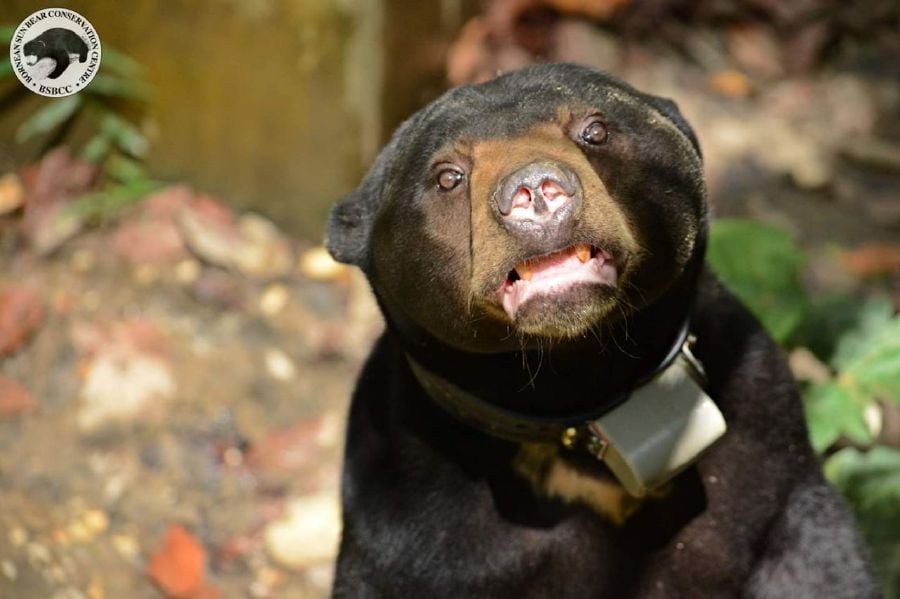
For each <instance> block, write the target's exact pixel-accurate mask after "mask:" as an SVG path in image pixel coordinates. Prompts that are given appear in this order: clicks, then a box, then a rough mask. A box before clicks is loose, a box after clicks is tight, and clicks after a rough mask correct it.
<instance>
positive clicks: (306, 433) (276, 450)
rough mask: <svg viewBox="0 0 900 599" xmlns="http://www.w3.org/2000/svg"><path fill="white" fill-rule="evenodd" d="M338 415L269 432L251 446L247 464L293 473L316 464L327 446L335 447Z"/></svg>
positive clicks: (339, 426) (338, 427)
mask: <svg viewBox="0 0 900 599" xmlns="http://www.w3.org/2000/svg"><path fill="white" fill-rule="evenodd" d="M341 430H342V428H341V425H340V418H339V417H338V416H337V414H326V415H324V416H320V417H318V418H312V419H310V420H307V421H305V422H301V423H299V424H296V425H294V426H292V427H290V428H285V429H281V430H278V431H275V432H273V433H271V434H270V435H269V436H268V437H266V438H265V439H263V440H262V441H260V442H258V443H255V444H254V445H252V446H251V447H250V450H249V451H248V452H247V455H246V460H245V461H246V464H247V465H248V466H249V467H250V468H252V469H254V470H258V471H263V472H266V471H268V472H280V473H295V472H297V471H298V470H301V469H303V468H306V467H308V466H312V465H315V464H317V463H318V462H319V461H320V460H321V459H322V455H323V452H324V451H325V450H326V449H329V448H333V447H336V446H337V444H338V443H339V442H340V435H341Z"/></svg>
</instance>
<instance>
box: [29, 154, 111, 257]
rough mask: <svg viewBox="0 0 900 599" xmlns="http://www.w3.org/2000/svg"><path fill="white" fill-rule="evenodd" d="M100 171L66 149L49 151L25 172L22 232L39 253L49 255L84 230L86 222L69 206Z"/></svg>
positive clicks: (86, 189) (91, 183) (85, 190)
mask: <svg viewBox="0 0 900 599" xmlns="http://www.w3.org/2000/svg"><path fill="white" fill-rule="evenodd" d="M98 172H99V168H98V167H97V166H95V165H93V164H89V163H87V162H81V161H78V160H75V159H73V158H72V157H71V156H70V154H69V151H68V150H67V149H66V148H64V147H62V148H57V149H55V150H52V151H50V152H47V153H46V154H45V155H44V157H43V158H42V159H41V161H40V163H38V164H36V165H32V166H31V167H29V168H27V169H25V171H23V174H22V179H23V182H24V184H25V192H26V193H25V216H24V218H23V221H22V230H23V231H24V233H25V236H26V238H27V239H28V241H29V243H30V244H31V247H32V248H34V250H35V251H36V252H38V253H39V254H41V255H45V254H49V253H51V252H53V251H54V250H56V249H57V248H58V247H59V246H61V245H62V244H63V243H65V242H66V241H68V240H69V239H70V238H71V237H73V236H74V235H76V234H77V233H78V232H79V231H80V230H81V228H82V226H83V224H84V223H83V220H82V218H81V217H80V216H79V215H77V214H74V213H72V212H71V211H70V210H69V205H70V204H71V203H72V201H73V200H74V199H76V198H77V197H79V196H81V195H83V194H84V193H85V192H87V191H88V190H89V189H90V188H91V186H92V185H93V183H94V180H95V179H96V177H97V174H98Z"/></svg>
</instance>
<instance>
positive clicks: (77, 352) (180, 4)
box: [0, 0, 900, 599]
mask: <svg viewBox="0 0 900 599" xmlns="http://www.w3.org/2000/svg"><path fill="white" fill-rule="evenodd" d="M51 4H52V5H54V6H56V5H62V6H64V7H66V8H71V9H73V10H76V11H78V12H79V13H80V14H82V15H83V16H85V17H86V18H87V19H88V20H90V21H91V23H92V24H93V26H94V27H95V28H96V30H97V32H98V34H99V37H100V40H101V43H102V44H103V62H102V64H101V68H100V72H99V74H98V75H97V77H96V78H95V79H94V81H93V82H92V83H91V84H90V86H89V87H88V88H87V89H86V90H85V91H84V92H82V93H80V94H77V95H75V96H70V97H68V98H62V99H47V98H43V97H39V96H36V95H34V94H31V93H30V92H28V91H27V90H26V89H25V88H24V87H23V86H22V85H21V84H20V83H19V82H18V81H17V80H16V78H15V77H14V75H13V74H12V70H11V66H10V64H9V62H8V60H7V59H5V58H4V59H3V60H2V61H0V597H16V598H18V597H59V598H69V597H72V598H75V597H87V598H90V599H97V598H102V597H163V596H164V597H172V598H188V599H190V598H193V599H199V598H209V597H259V598H265V597H322V596H327V593H328V589H329V585H330V580H331V562H332V559H333V556H334V552H335V549H336V539H337V536H338V534H339V522H338V515H339V514H338V507H337V499H336V497H337V495H336V494H337V489H338V484H339V460H340V453H341V445H342V436H343V418H344V416H345V413H346V406H347V402H348V399H349V395H350V392H351V390H352V385H353V381H354V378H355V375H356V373H357V371H358V369H359V367H360V364H361V361H362V359H363V358H364V357H365V355H366V354H367V352H368V348H369V347H370V344H371V342H372V340H373V339H374V338H375V336H377V334H378V333H379V332H380V330H381V327H382V324H381V321H380V316H379V315H378V311H377V308H376V307H375V306H374V305H373V302H372V300H371V298H370V296H369V291H368V288H367V286H366V283H365V281H364V280H362V278H361V276H360V275H359V274H358V273H356V272H354V271H352V270H349V269H346V268H343V267H341V266H339V265H337V264H335V263H333V262H332V261H331V260H330V259H329V258H328V256H327V254H326V253H325V252H324V251H323V249H322V248H321V238H322V227H323V223H324V219H325V216H326V214H327V211H328V208H329V206H330V205H331V204H332V203H333V202H334V201H335V200H336V199H338V198H340V197H341V196H342V195H343V194H345V193H347V192H348V191H350V190H352V189H353V188H354V187H355V185H356V184H357V183H358V181H359V179H360V178H361V176H362V175H363V174H364V173H365V171H366V168H367V166H368V164H369V163H370V162H371V160H372V159H373V157H374V156H375V155H376V154H377V152H378V149H379V148H380V146H381V145H382V144H383V143H384V142H385V141H386V139H387V138H388V137H389V135H390V133H391V131H393V129H394V128H395V127H396V126H397V125H398V124H399V123H400V122H401V121H402V120H403V119H404V118H406V117H407V116H409V115H410V114H411V113H412V112H413V111H415V110H416V109H417V108H419V107H421V106H423V105H424V104H426V103H428V102H429V101H430V100H432V99H434V98H436V97H437V96H438V95H439V94H440V93H442V91H444V90H445V89H447V88H448V87H450V86H453V85H459V84H464V83H471V82H477V81H484V80H487V79H490V78H491V77H493V76H495V75H496V73H498V72H501V71H505V70H510V69H513V68H517V67H520V66H524V65H527V64H531V63H534V62H544V61H575V62H581V63H586V64H590V65H593V66H596V67H599V68H602V69H605V70H607V71H610V72H612V73H613V74H616V75H618V76H620V77H622V78H624V79H625V80H627V81H628V82H630V83H631V84H633V85H634V86H636V87H638V88H640V89H642V90H645V91H648V92H651V93H654V94H657V95H663V96H667V97H670V98H672V99H674V100H675V101H676V102H677V103H678V104H679V106H680V108H681V110H682V112H683V113H684V114H685V116H686V117H687V118H688V120H689V121H690V122H691V123H692V124H693V126H694V127H695V129H696V131H697V133H698V136H699V139H700V142H701V146H702V148H703V152H704V157H705V166H706V171H707V181H708V185H709V192H710V200H711V204H712V207H713V211H714V214H715V216H716V218H717V221H716V224H715V226H714V229H713V237H712V242H711V247H710V261H711V263H712V265H713V267H714V268H715V269H716V270H717V272H718V273H719V274H720V276H721V277H722V278H724V279H725V280H726V282H727V283H728V284H729V285H730V286H731V287H732V288H733V289H735V290H736V291H737V292H738V293H739V295H741V297H742V298H743V299H744V300H745V301H746V302H747V303H748V305H750V307H751V308H752V309H753V310H754V311H755V312H756V314H757V315H758V317H759V318H760V319H761V320H762V322H763V324H764V325H765V326H766V327H767V328H768V329H769V331H770V332H771V333H772V335H773V336H774V337H775V338H776V340H778V341H779V342H780V343H781V344H782V346H783V347H784V349H785V352H786V353H787V355H788V356H789V358H790V364H791V367H792V370H793V371H794V374H795V376H796V377H797V379H798V382H799V384H800V385H801V389H802V391H803V394H804V401H805V405H806V410H807V415H808V418H809V421H810V435H811V439H812V441H813V444H814V445H815V447H816V449H817V450H819V451H820V452H822V456H823V462H824V465H825V469H826V474H827V475H828V477H829V478H830V480H832V482H833V483H834V484H835V485H837V486H838V488H839V489H840V490H841V491H842V493H844V495H845V496H846V497H847V499H848V501H849V503H850V504H851V506H852V507H853V509H854V511H855V513H856V515H857V518H858V519H859V522H860V525H861V528H862V530H863V532H864V534H865V535H866V538H867V540H868V542H869V544H870V546H871V547H872V551H873V555H874V556H875V558H876V561H877V564H878V567H879V570H880V572H881V573H882V576H883V579H884V581H885V589H886V595H887V596H888V597H900V449H898V448H900V318H898V316H897V310H898V306H900V5H898V4H897V2H896V0H866V1H864V2H855V3H846V2H841V1H840V0H795V1H793V2H781V1H778V0H697V1H693V2H692V1H688V0H657V1H649V0H441V1H439V2H413V1H411V0H368V1H365V2H354V1H352V0H194V1H187V0H167V1H163V0H133V1H132V2H128V3H121V2H112V1H109V0H84V1H80V2H57V3H51ZM41 8H47V6H45V5H43V4H40V3H37V2H35V1H33V0H4V2H3V4H2V5H0V39H2V41H3V44H4V45H3V47H4V48H6V44H8V43H9V40H10V38H11V36H12V31H13V29H14V28H15V27H16V26H18V24H19V23H20V22H21V21H22V20H23V19H24V18H25V17H27V16H28V15H29V14H30V13H32V12H34V11H36V10H38V9H41ZM5 52H6V51H5V50H4V55H5ZM760 400H761V401H764V398H760Z"/></svg>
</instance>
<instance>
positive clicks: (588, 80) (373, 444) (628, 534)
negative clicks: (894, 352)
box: [327, 65, 877, 599]
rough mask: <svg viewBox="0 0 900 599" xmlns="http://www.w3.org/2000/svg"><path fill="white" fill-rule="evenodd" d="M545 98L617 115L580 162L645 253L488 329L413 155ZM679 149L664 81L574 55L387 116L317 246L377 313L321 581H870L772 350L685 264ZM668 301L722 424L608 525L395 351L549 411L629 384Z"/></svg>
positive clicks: (702, 591) (662, 336)
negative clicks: (461, 414)
mask: <svg viewBox="0 0 900 599" xmlns="http://www.w3.org/2000/svg"><path fill="white" fill-rule="evenodd" d="M564 104H565V105H572V104H588V105H591V106H594V107H596V109H598V110H601V111H602V112H603V114H604V115H606V118H608V119H609V121H610V122H611V123H613V124H615V126H616V127H618V129H614V131H613V133H614V134H615V135H618V136H619V137H618V139H617V140H616V143H619V144H621V145H611V146H610V147H609V148H608V149H606V150H604V151H605V152H606V153H605V154H597V155H592V156H591V157H590V158H591V164H592V166H593V168H594V169H595V170H596V171H597V173H598V175H599V176H600V178H601V179H602V180H603V182H604V183H605V184H606V186H607V188H608V189H609V190H610V194H611V195H612V197H613V199H614V200H615V201H616V202H617V203H618V204H619V205H620V206H621V209H622V210H623V211H624V212H625V213H626V214H627V215H628V216H629V220H630V222H632V223H634V226H636V227H637V228H638V229H640V231H639V233H641V234H642V235H644V237H645V239H646V240H647V241H646V243H647V244H649V245H650V247H648V248H646V250H647V253H648V257H647V258H646V259H644V261H643V262H641V265H640V266H639V267H638V269H637V272H636V273H635V274H634V275H633V276H632V278H631V279H630V281H631V285H632V286H633V287H634V288H635V289H634V291H633V293H634V295H628V293H631V291H629V290H625V291H623V292H622V293H623V295H622V296H620V300H621V302H622V303H623V305H622V306H621V309H620V312H617V313H615V314H611V315H610V316H609V318H607V319H605V320H604V321H603V322H601V323H597V326H596V327H595V328H594V329H593V331H594V333H596V334H587V335H585V336H583V337H579V338H574V339H562V340H561V339H540V338H535V337H531V338H524V337H518V338H517V337H516V336H515V335H512V338H513V342H514V343H512V346H510V345H509V344H508V338H509V337H510V334H509V332H508V331H506V329H507V328H508V325H507V326H506V327H503V326H496V327H493V328H492V326H491V325H489V324H483V322H482V321H483V320H490V318H488V317H484V318H481V317H479V318H478V319H472V318H471V314H468V313H466V314H464V312H465V311H466V307H465V306H464V305H463V304H462V303H460V302H461V300H458V298H457V297H456V296H457V295H459V294H458V293H457V291H458V289H457V288H458V287H459V286H460V285H463V284H464V283H465V281H467V280H468V279H467V277H468V275H469V272H470V271H468V270H466V269H471V267H472V264H470V263H467V262H466V258H465V256H468V255H469V250H470V244H471V239H467V238H462V236H457V237H459V238H458V239H457V243H458V247H457V246H456V245H454V244H453V242H452V239H454V237H452V236H451V241H450V242H448V241H447V240H446V239H445V238H444V237H441V234H442V232H443V231H441V230H440V229H439V228H438V229H435V228H434V227H435V226H438V227H441V226H443V227H451V228H454V230H457V229H456V228H458V230H460V231H467V230H468V229H467V228H466V227H467V226H468V224H467V223H462V222H458V221H459V219H462V218H467V215H468V214H469V212H468V210H469V209H468V208H467V207H466V204H465V202H463V203H462V205H461V206H460V205H456V204H454V203H452V202H450V201H449V200H444V201H435V198H434V196H432V195H429V194H431V193H432V192H431V191H429V182H428V176H427V169H428V166H429V164H430V161H431V160H432V159H433V158H434V156H435V154H436V152H439V151H440V149H441V148H443V147H446V145H447V143H448V142H453V141H454V140H462V139H468V140H471V139H496V138H504V137H507V136H511V135H515V134H518V133H521V132H523V131H526V130H527V129H528V127H530V126H532V125H534V124H535V123H539V122H544V121H548V120H552V119H553V118H554V117H553V116H552V115H553V114H554V110H555V109H556V108H557V107H559V106H561V105H564ZM659 119H664V120H667V121H668V125H667V124H665V123H662V124H660V123H659ZM651 123H655V125H652V126H651ZM654 127H655V128H654ZM699 164H700V158H699V147H698V144H697V140H696V138H695V136H694V134H693V132H692V131H691V129H690V127H689V126H688V125H687V123H686V122H685V121H684V119H683V118H682V117H681V115H680V113H679V112H678V110H677V108H676V107H675V105H674V104H673V103H671V102H669V101H668V100H662V99H659V98H655V97H653V96H648V95H645V94H642V93H639V92H637V91H635V90H633V89H631V88H630V87H628V86H627V85H625V84H624V83H621V82H619V81H617V80H615V79H613V78H611V77H609V76H608V75H605V74H602V73H599V72H597V71H593V70H591V69H588V68H584V67H578V66H574V65H545V66H538V67H532V68H529V69H526V70H523V71H519V72H515V73H511V74H508V75H505V76H503V77H500V78H499V79H497V80H495V81H493V82H490V83H487V84H483V85H479V86H471V87H463V88H458V89H456V90H453V91H451V92H449V93H448V94H446V95H445V96H444V97H442V98H440V99H439V100H437V101H436V102H435V103H433V104H432V105H430V106H429V107H427V108H425V109H424V110H423V111H421V112H419V113H418V114H416V115H415V116H413V117H412V118H411V119H410V120H409V121H407V122H406V123H404V124H403V125H402V126H401V127H400V128H399V129H398V131H397V132H396V134H395V135H394V137H393V139H392V140H391V142H390V143H389V144H388V146H387V147H386V148H385V149H384V151H383V152H382V153H381V155H380V156H379V158H378V159H377V161H376V162H375V164H374V166H373V167H372V169H371V171H370V172H369V174H368V175H367V176H366V178H365V180H364V181H363V183H362V185H361V186H360V188H359V189H358V190H357V191H356V192H354V193H353V194H351V195H350V196H349V197H348V198H346V199H345V200H343V201H342V202H340V203H339V204H338V205H337V206H336V207H335V208H334V210H333V212H332V216H331V220H330V223H329V228H328V236H327V237H328V240H327V243H328V247H329V249H330V250H331V252H332V253H333V255H334V256H335V257H336V258H337V259H338V260H341V261H344V262H348V263H352V264H356V265H358V266H360V267H361V268H363V270H364V271H365V272H366V274H367V275H368V277H369V280H370V282H371V283H372V287H373V290H374V292H375V294H376V297H377V298H378V300H379V302H380V304H381V306H382V308H383V310H384V312H385V316H386V319H387V322H388V328H387V332H386V333H385V334H384V336H383V337H382V338H381V339H380V340H379V341H378V343H377V345H376V346H375V348H374V350H373V352H372V354H371V356H370V358H369V360H368V362H367V363H366V365H365V367H364V369H363V371H362V373H361V375H360V379H359V383H358V386H357V389H356V392H355V394H354V397H353V402H352V407H351V413H350V421H349V427H348V432H347V448H346V456H345V464H344V476H343V509H344V532H343V540H342V544H341V551H340V556H339V560H338V566H337V576H336V580H335V586H334V595H335V596H336V597H353V598H359V597H391V598H394V597H492V598H493V597H516V598H519V597H577V598H584V597H615V598H618V597H642V598H643V597H686V598H694V597H698V598H712V597H753V598H780V597H784V598H804V597H809V598H817V599H818V598H824V597H829V598H832V597H834V598H845V597H846V598H848V599H849V598H853V599H856V598H870V597H876V596H877V585H876V583H875V581H874V579H873V576H872V574H871V568H870V566H869V563H868V560H867V557H866V555H865V551H864V549H863V548H862V546H861V543H860V541H859V538H858V536H857V534H856V532H855V530H854V525H853V522H852V518H851V516H850V515H849V513H848V512H847V510H846V508H845V507H844V505H843V503H842V502H841V500H840V499H839V498H838V496H837V495H836V494H835V493H834V491H833V490H832V489H831V488H830V487H828V486H827V484H826V483H825V481H824V479H823V477H822V475H821V472H820V465H819V462H818V460H817V457H816V456H815V454H814V453H813V451H812V449H811V448H810V445H809V442H808V440H807V431H806V426H805V423H804V420H803V411H802V408H801V404H800V400H799V397H798V395H797V391H796V388H795V385H794V382H793V380H792V378H791V374H790V372H789V371H788V369H787V367H786V364H785V361H784V359H783V356H782V355H781V353H780V350H779V349H778V348H777V347H776V346H775V344H774V343H773V342H772V341H771V339H770V338H769V337H768V336H767V335H766V333H765V332H764V331H763V330H762V329H761V327H760V325H759V323H758V322H757V321H756V320H755V319H754V318H753V317H752V316H751V315H750V314H749V313H748V312H747V310H746V309H745V308H744V307H743V306H742V305H741V304H740V303H739V302H738V301H737V300H736V299H735V298H734V297H733V296H732V295H731V294H730V293H729V292H728V291H727V290H725V289H724V288H723V287H722V286H721V285H720V284H719V283H718V281H717V280H716V279H715V277H714V276H712V275H711V274H710V273H709V272H708V271H707V270H706V268H705V266H704V261H703V256H704V251H705V242H706V206H705V191H704V186H703V182H702V170H701V169H700V167H699ZM474 201H476V199H474V198H469V202H474ZM436 213H437V216H435V214H436ZM464 215H465V216H464ZM438 217H439V218H438ZM434 223H438V225H435V224H434ZM676 232H677V233H678V234H676ZM686 232H691V233H690V235H689V236H688V235H687V233H686ZM470 235H474V233H471V232H470ZM448 243H449V244H450V245H449V246H448ZM669 254H673V255H681V254H683V259H678V260H680V261H678V260H676V258H673V257H670V256H669ZM480 259H484V257H480V256H477V255H476V256H472V257H471V260H473V261H475V260H480ZM460 270H462V271H464V272H462V273H460V272H459V271H460ZM462 295H464V294H462ZM423 296H424V297H423ZM626 300H627V302H626ZM420 303H421V304H420ZM626 304H627V305H626ZM421 306H425V307H426V308H423V307H421ZM456 313H459V315H458V316H454V314H456ZM687 317H689V318H690V322H691V329H692V331H693V332H694V333H695V334H696V335H697V338H698V343H697V346H696V350H695V353H696V355H697V356H698V358H699V359H700V360H701V361H702V362H703V364H704V366H705V368H706V370H707V373H708V378H709V384H708V392H709V394H710V395H711V396H712V397H713V398H714V399H715V401H716V402H717V404H718V405H719V408H720V409H721V411H722V412H723V414H724V416H725V418H726V421H727V423H728V427H729V428H728V432H727V434H726V436H725V437H724V438H723V439H722V440H721V441H720V442H719V443H718V444H716V445H715V446H714V447H713V448H712V449H711V450H710V451H709V452H708V453H706V454H705V455H704V457H703V458H702V459H701V460H700V461H699V462H698V463H697V464H696V465H695V466H693V467H691V468H690V469H689V470H687V471H686V472H684V473H683V474H681V475H680V476H679V477H677V478H676V479H675V481H674V484H673V485H672V489H671V491H670V492H669V493H668V495H666V496H665V497H664V498H663V499H658V500H652V501H648V502H646V503H645V504H644V505H643V506H642V507H641V508H640V510H639V511H638V512H637V513H636V514H635V515H634V516H632V517H631V518H630V519H629V520H627V522H626V523H625V524H624V525H622V526H617V525H614V524H612V523H610V522H609V521H607V520H605V519H604V518H603V517H601V516H599V515H597V514H596V513H595V512H593V511H591V510H590V509H589V508H587V507H585V506H582V505H580V504H577V503H571V504H570V503H564V502H562V501H559V500H552V499H545V498H541V497H540V496H538V495H537V494H536V493H535V492H534V490H533V489H532V488H531V486H529V484H528V483H526V482H525V481H524V480H523V479H521V478H520V477H519V476H518V475H517V474H516V473H515V472H514V470H513V468H512V466H511V464H512V462H513V459H514V457H515V455H516V452H517V451H518V450H519V447H518V446H517V445H516V444H514V443H510V442H506V441H501V440H498V439H496V438H493V437H490V436H487V435H485V434H482V433H480V432H478V431H476V430H475V429H472V428H470V427H467V426H465V425H463V424H460V423H459V422H457V421H455V420H453V419H452V418H451V417H450V416H448V415H447V414H446V413H444V412H442V411H441V410H440V409H439V408H437V407H436V406H435V405H434V404H433V402H432V401H431V400H430V399H429V398H428V397H427V396H426V395H425V394H424V392H423V391H422V389H421V387H420V386H419V384H418V383H417V381H416V379H415V378H414V377H413V375H412V373H411V371H410V369H409V367H408V364H407V361H406V357H405V354H411V355H413V356H415V357H416V359H417V360H418V361H420V362H421V363H423V364H425V365H426V366H427V367H429V368H430V369H432V370H434V371H436V372H438V373H439V374H441V375H442V376H444V377H446V378H448V379H450V380H452V381H453V382H454V383H456V384H457V385H459V386H461V387H463V388H465V389H467V390H469V391H470V392H473V393H476V394H477V395H479V396H481V397H483V398H485V399H487V400H489V401H493V402H495V403H497V404H498V405H505V406H508V407H514V408H515V409H517V410H520V411H528V412H531V413H533V414H535V415H537V414H540V415H548V414H554V413H565V412H569V413H571V412H577V411H579V410H583V409H585V408H590V407H596V406H597V405H600V404H601V403H602V402H603V401H605V400H607V399H608V398H611V397H615V396H617V395H618V394H619V393H620V392H622V391H623V390H627V389H628V388H629V386H630V385H633V383H634V381H636V380H637V379H638V378H639V377H640V376H642V375H643V374H646V372H648V371H649V370H650V369H652V367H653V366H654V365H655V364H656V363H657V362H658V360H659V359H660V357H661V356H662V355H664V354H665V352H666V351H667V350H668V348H669V346H670V345H671V343H672V340H673V338H674V336H675V333H676V331H677V330H678V328H679V326H680V325H681V323H682V322H683V321H684V320H685V318H687ZM504 334H505V337H504ZM594 468H595V469H596V471H597V475H598V476H608V473H606V472H605V471H604V470H603V468H602V466H601V465H599V464H597V465H595V466H594Z"/></svg>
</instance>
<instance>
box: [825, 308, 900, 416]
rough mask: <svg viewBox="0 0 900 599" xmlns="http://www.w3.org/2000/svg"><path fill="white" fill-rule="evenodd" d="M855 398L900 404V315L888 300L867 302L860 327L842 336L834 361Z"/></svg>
mask: <svg viewBox="0 0 900 599" xmlns="http://www.w3.org/2000/svg"><path fill="white" fill-rule="evenodd" d="M831 362H832V364H833V365H834V367H835V369H837V370H838V371H839V376H838V382H839V384H841V385H842V386H844V387H845V388H847V389H848V391H849V392H850V393H852V394H854V395H855V396H860V397H866V398H869V399H872V398H877V399H880V400H884V401H893V402H897V403H900V316H897V315H894V308H893V305H892V303H891V301H890V300H889V299H887V298H874V299H872V300H870V301H869V302H867V303H866V304H865V306H864V309H863V311H862V313H861V318H860V323H859V325H858V326H857V327H856V328H855V329H853V330H852V331H850V332H848V333H846V334H845V335H843V336H842V337H841V339H840V341H838V345H837V349H836V350H835V353H834V356H833V357H832V360H831Z"/></svg>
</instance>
